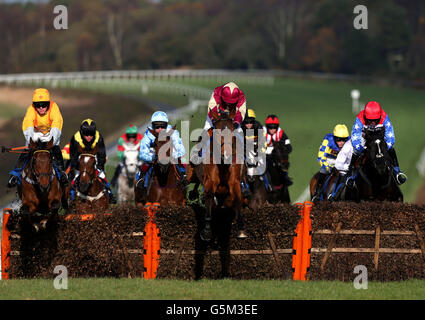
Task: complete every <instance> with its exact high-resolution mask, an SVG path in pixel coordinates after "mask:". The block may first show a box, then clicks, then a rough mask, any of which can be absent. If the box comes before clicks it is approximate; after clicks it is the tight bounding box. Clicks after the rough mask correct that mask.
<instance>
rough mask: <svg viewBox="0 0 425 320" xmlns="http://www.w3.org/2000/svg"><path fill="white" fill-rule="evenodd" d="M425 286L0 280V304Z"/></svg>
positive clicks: (401, 292) (332, 293)
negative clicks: (60, 286)
mask: <svg viewBox="0 0 425 320" xmlns="http://www.w3.org/2000/svg"><path fill="white" fill-rule="evenodd" d="M424 287H425V281H424V280H409V281H402V282H369V283H368V288H367V289H355V287H354V285H353V283H351V282H339V281H308V282H299V281H290V280H286V281H285V280H282V281H279V280H264V281H263V280H242V281H240V280H201V281H183V280H144V279H140V278H138V279H105V278H97V279H96V278H92V279H72V278H70V279H68V289H66V290H57V289H55V288H54V286H53V279H51V280H46V279H31V280H30V279H25V280H24V279H23V280H6V281H0V300H3V299H24V300H29V299H38V300H39V299H42V300H45V299H48V300H50V299H54V300H59V299H73V300H77V299H89V300H95V299H96V300H100V299H114V300H115V299H117V300H118V299H126V300H127V299H147V300H164V299H171V300H190V299H193V300H228V299H234V300H244V299H247V300H276V299H278V300H290V299H297V300H303V299H307V300H326V299H331V300H334V299H335V300H355V299H364V300H373V299H383V300H388V299H397V300H398V299H401V300H403V299H409V300H413V299H415V300H416V299H421V300H423V299H425V292H424Z"/></svg>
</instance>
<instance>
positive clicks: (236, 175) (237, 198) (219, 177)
mask: <svg viewBox="0 0 425 320" xmlns="http://www.w3.org/2000/svg"><path fill="white" fill-rule="evenodd" d="M234 115H235V110H231V111H230V113H229V114H227V113H224V114H218V113H213V115H212V116H213V124H214V129H218V130H221V133H222V134H221V135H220V134H214V133H213V132H214V131H213V130H214V129H213V128H210V129H209V130H208V135H209V136H210V137H212V138H213V139H212V141H211V143H210V145H209V153H208V152H207V154H206V155H205V157H209V158H208V159H207V158H205V159H204V162H203V163H202V167H203V186H204V201H205V208H206V210H205V216H204V219H205V226H204V228H203V230H202V231H201V233H200V237H201V239H202V240H204V241H211V238H212V235H213V233H212V228H211V224H212V211H213V209H215V208H220V207H226V208H232V209H233V210H234V212H235V214H236V216H237V225H238V235H237V237H238V238H240V239H243V238H246V237H247V235H246V233H245V231H244V224H243V219H242V213H241V207H242V192H241V178H242V173H243V172H242V170H243V168H244V165H243V159H242V161H235V160H238V159H236V156H237V155H236V150H235V148H236V137H235V136H234V135H233V134H232V133H233V132H234V130H235V125H234V123H233V117H234ZM216 132H217V131H216ZM226 135H228V136H227V137H225V136H226ZM229 135H231V139H229ZM228 140H230V141H231V143H229V141H228ZM215 146H220V151H221V152H220V155H221V159H217V158H218V157H217V155H216V154H215V152H213V150H212V149H213V147H215ZM205 160H209V161H205Z"/></svg>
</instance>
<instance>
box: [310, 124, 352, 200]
mask: <svg viewBox="0 0 425 320" xmlns="http://www.w3.org/2000/svg"><path fill="white" fill-rule="evenodd" d="M349 139H350V134H349V132H348V128H347V126H346V125H345V124H337V125H336V126H335V128H334V130H333V133H328V134H327V135H326V136H325V138H324V139H323V142H322V144H321V146H320V148H319V153H318V156H317V162H319V164H320V171H319V177H318V179H317V186H316V191H315V194H314V195H313V197H312V201H313V200H317V198H318V197H320V195H321V193H322V189H323V185H324V183H325V181H326V178H328V177H329V175H330V174H331V173H332V172H333V170H334V167H335V160H336V158H337V155H338V153H339V152H340V150H341V149H342V147H343V146H344V145H345V143H346V142H347V141H348V140H349Z"/></svg>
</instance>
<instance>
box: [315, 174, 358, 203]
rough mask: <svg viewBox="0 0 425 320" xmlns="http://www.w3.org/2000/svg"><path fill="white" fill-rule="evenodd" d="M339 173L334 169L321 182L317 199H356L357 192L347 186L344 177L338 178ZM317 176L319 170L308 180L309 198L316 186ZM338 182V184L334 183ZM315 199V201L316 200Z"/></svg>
mask: <svg viewBox="0 0 425 320" xmlns="http://www.w3.org/2000/svg"><path fill="white" fill-rule="evenodd" d="M339 175H340V173H339V172H338V171H337V170H335V171H333V172H332V174H331V175H329V176H328V177H327V178H326V180H325V182H324V184H323V190H322V193H321V195H320V197H318V199H317V200H319V201H328V200H329V201H349V200H356V198H357V192H355V190H352V189H350V188H348V187H347V186H346V185H345V183H344V182H345V177H342V176H341V177H340V178H341V179H339V180H338V177H339ZM318 178H319V172H317V173H316V174H315V175H314V176H313V177H312V178H311V180H310V199H313V196H314V194H315V192H316V186H317V179H318ZM336 183H338V185H336ZM317 200H315V202H317Z"/></svg>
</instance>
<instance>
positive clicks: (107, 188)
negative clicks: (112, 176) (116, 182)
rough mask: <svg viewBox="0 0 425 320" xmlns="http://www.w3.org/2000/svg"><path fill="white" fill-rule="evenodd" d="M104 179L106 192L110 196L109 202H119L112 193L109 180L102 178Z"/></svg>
mask: <svg viewBox="0 0 425 320" xmlns="http://www.w3.org/2000/svg"><path fill="white" fill-rule="evenodd" d="M102 181H103V185H104V186H105V189H106V192H107V193H108V197H109V202H110V203H112V204H116V203H117V199H116V198H115V196H114V194H113V193H112V190H111V185H110V184H109V182H108V181H106V179H105V180H102Z"/></svg>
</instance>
